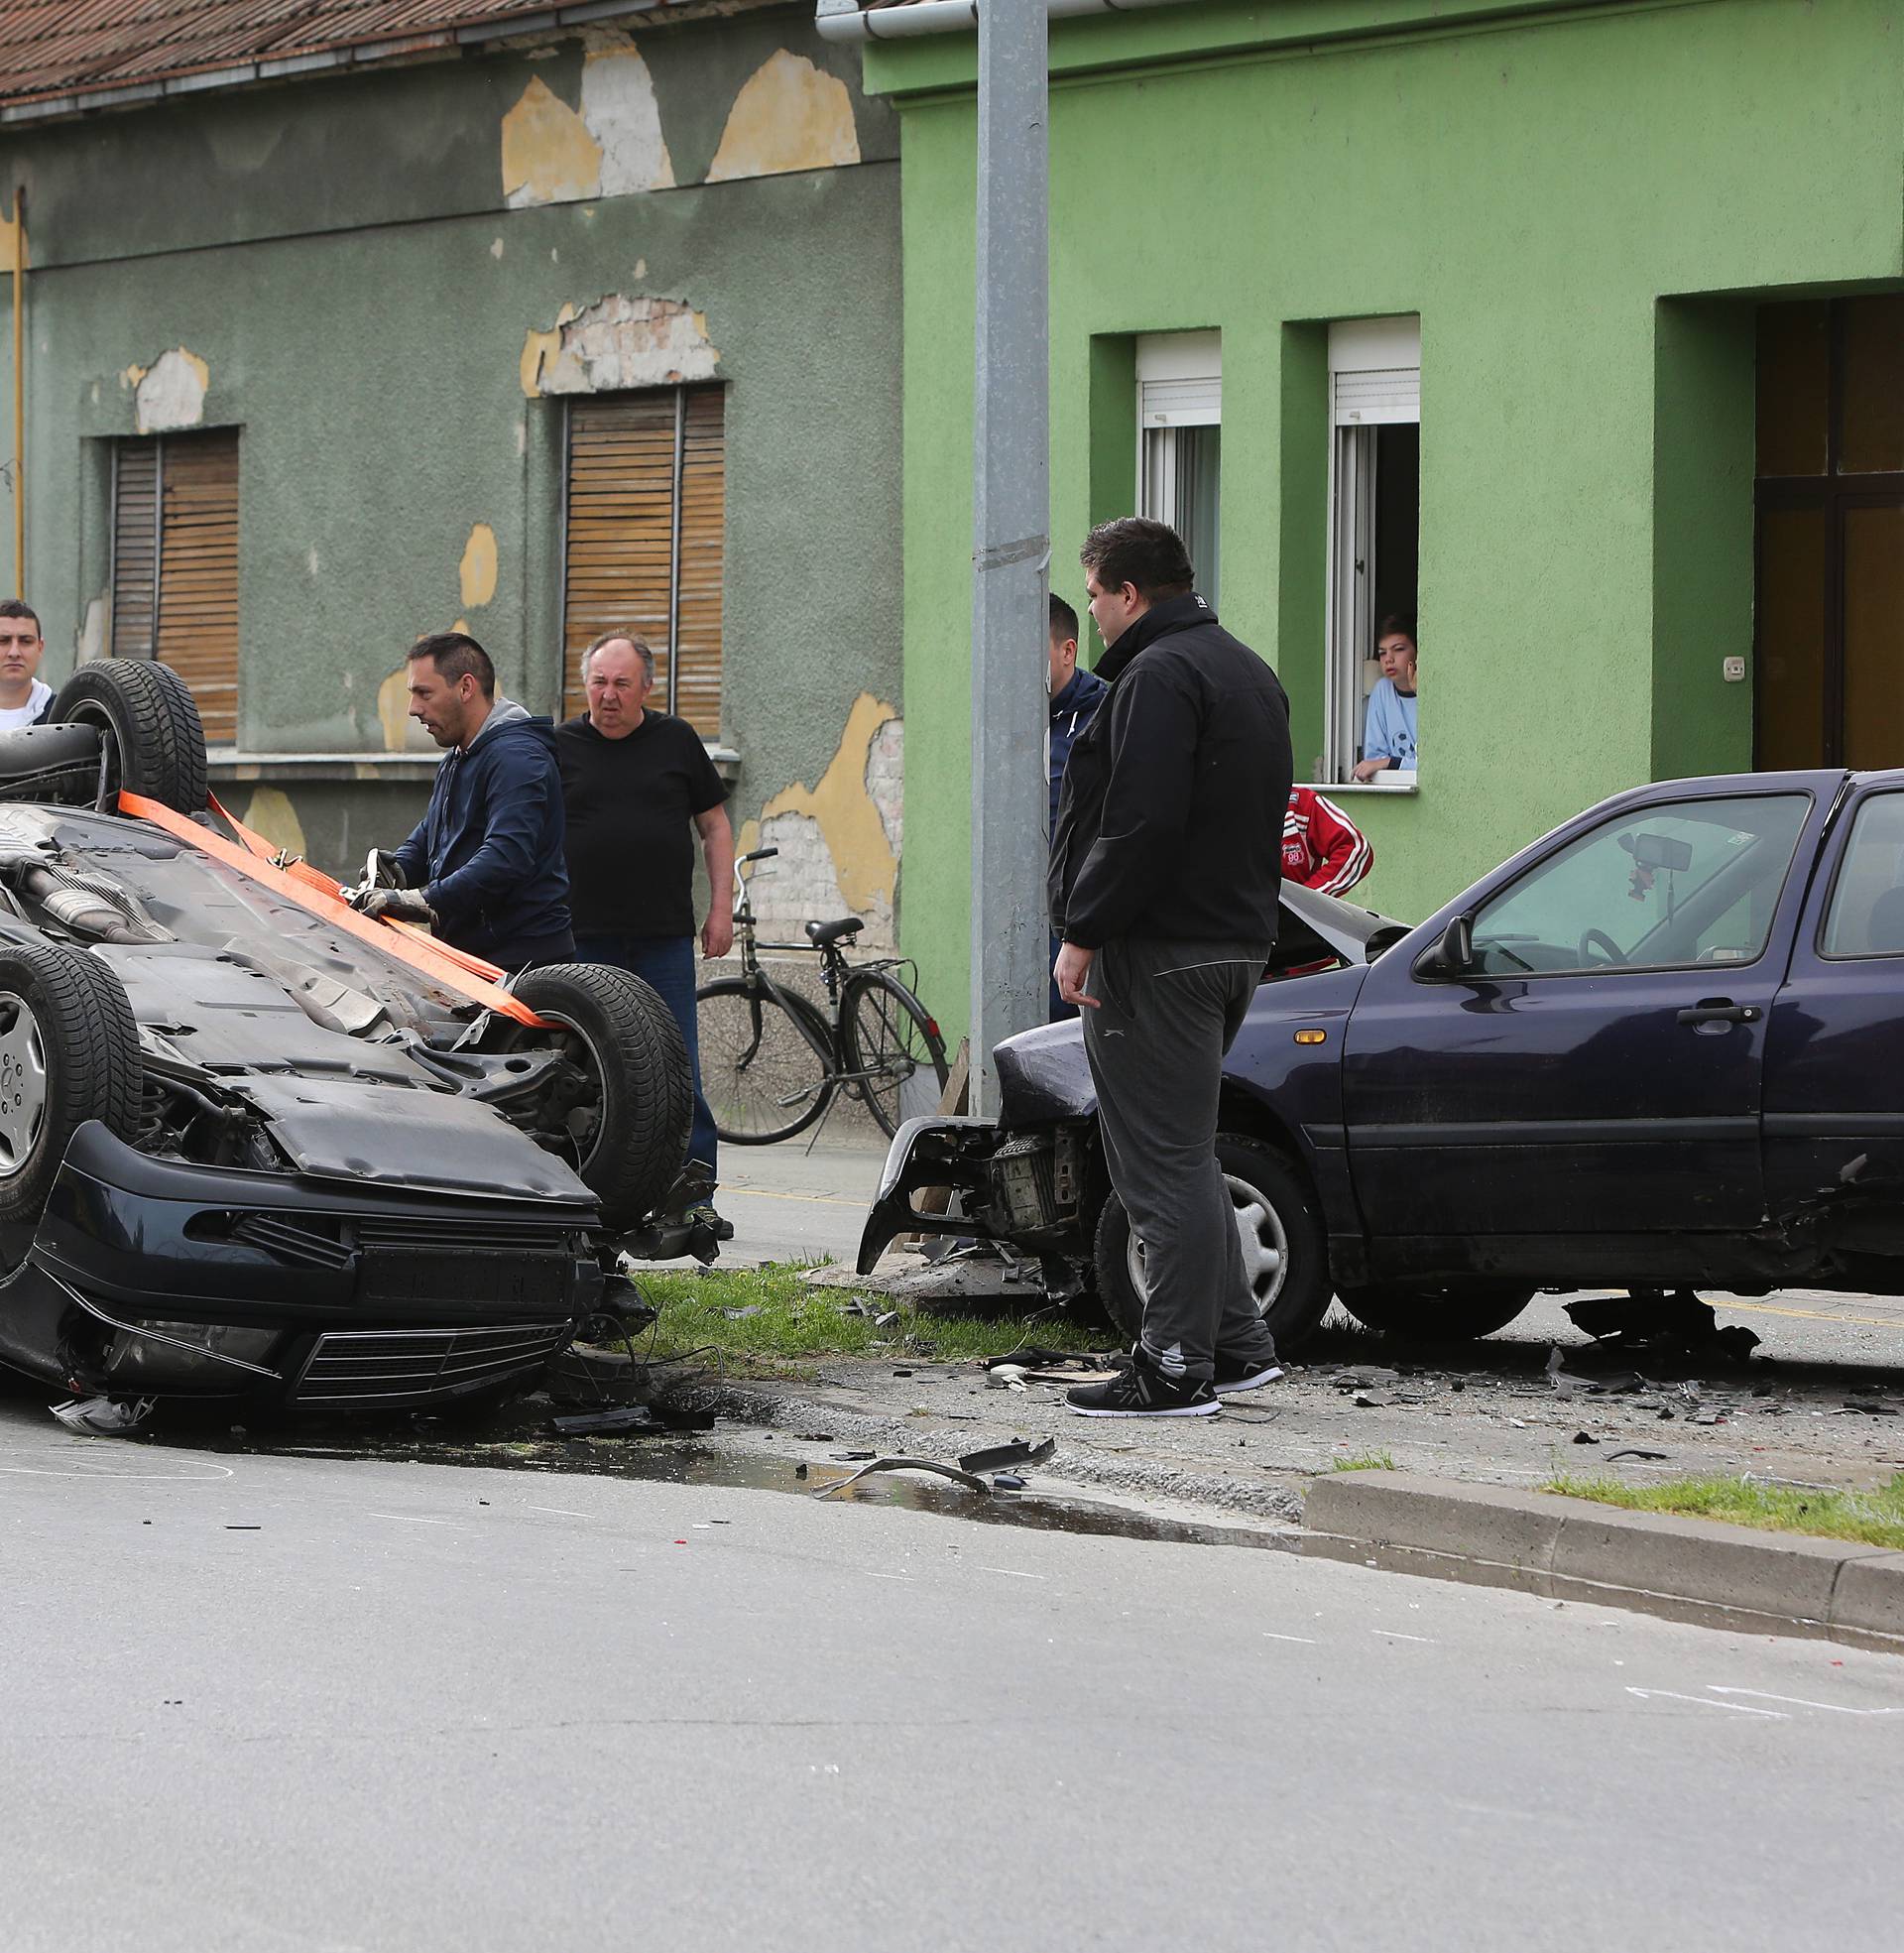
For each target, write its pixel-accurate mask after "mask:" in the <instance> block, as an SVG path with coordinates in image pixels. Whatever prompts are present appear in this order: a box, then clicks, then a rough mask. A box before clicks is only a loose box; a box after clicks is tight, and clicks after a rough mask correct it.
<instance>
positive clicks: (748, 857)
mask: <svg viewBox="0 0 1904 1953" xmlns="http://www.w3.org/2000/svg"><path fill="white" fill-rule="evenodd" d="M778 853H779V849H778V848H756V849H755V850H754V852H753V853H752V854H744V855H742V856H741V859H740V861H737V862H736V863H735V864H734V866H735V867H736V868H739V867H740V866H741V865H742V863H743V862H749V861H772V860H773V857H774V856H775V855H776V854H778Z"/></svg>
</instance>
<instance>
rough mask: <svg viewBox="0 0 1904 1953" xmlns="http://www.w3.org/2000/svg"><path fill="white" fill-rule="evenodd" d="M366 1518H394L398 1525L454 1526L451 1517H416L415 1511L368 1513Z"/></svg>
mask: <svg viewBox="0 0 1904 1953" xmlns="http://www.w3.org/2000/svg"><path fill="white" fill-rule="evenodd" d="M365 1517H366V1518H368V1519H394V1520H395V1521H397V1523H398V1524H399V1525H400V1526H454V1525H455V1524H456V1521H454V1520H453V1519H418V1518H417V1517H416V1514H415V1513H368V1514H366V1515H365Z"/></svg>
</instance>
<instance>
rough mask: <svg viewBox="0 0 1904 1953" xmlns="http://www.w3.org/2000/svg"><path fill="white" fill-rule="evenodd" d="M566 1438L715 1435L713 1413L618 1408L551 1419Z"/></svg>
mask: <svg viewBox="0 0 1904 1953" xmlns="http://www.w3.org/2000/svg"><path fill="white" fill-rule="evenodd" d="M549 1422H550V1423H551V1424H552V1425H553V1426H554V1427H555V1429H556V1431H557V1432H559V1433H560V1435H561V1436H563V1437H672V1436H675V1435H677V1434H678V1433H680V1432H682V1431H711V1430H712V1429H713V1428H714V1413H713V1412H712V1411H711V1410H664V1409H661V1408H660V1407H659V1406H657V1405H655V1404H616V1405H615V1406H614V1407H613V1408H612V1409H608V1410H584V1411H580V1412H578V1413H577V1414H576V1415H575V1416H572V1417H551V1418H550V1419H549Z"/></svg>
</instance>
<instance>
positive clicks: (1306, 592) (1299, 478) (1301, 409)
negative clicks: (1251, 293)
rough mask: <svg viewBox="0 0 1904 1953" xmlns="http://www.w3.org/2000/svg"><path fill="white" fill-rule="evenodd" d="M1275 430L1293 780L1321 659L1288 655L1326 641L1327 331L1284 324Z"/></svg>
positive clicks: (1304, 765)
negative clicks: (1279, 469) (1278, 421)
mask: <svg viewBox="0 0 1904 1953" xmlns="http://www.w3.org/2000/svg"><path fill="white" fill-rule="evenodd" d="M1280 354H1281V372H1280V380H1281V387H1280V409H1281V427H1280V430H1279V437H1280V444H1281V463H1282V495H1281V504H1282V508H1281V521H1280V523H1279V524H1278V536H1277V558H1276V570H1277V576H1276V643H1277V645H1278V647H1280V648H1281V649H1282V653H1283V655H1282V657H1281V659H1280V660H1279V668H1280V669H1279V673H1278V675H1279V676H1280V677H1281V679H1282V685H1283V689H1284V690H1285V691H1286V692H1287V693H1288V694H1289V737H1290V740H1291V742H1292V743H1293V745H1294V747H1295V753H1296V777H1297V778H1298V779H1299V780H1313V779H1316V778H1317V777H1318V774H1319V765H1318V761H1319V756H1320V754H1321V752H1322V744H1323V710H1324V693H1325V685H1324V682H1323V669H1322V665H1321V663H1320V661H1319V660H1317V659H1315V658H1313V657H1310V658H1303V657H1292V656H1290V655H1289V654H1290V652H1291V651H1292V650H1293V649H1294V648H1295V647H1298V646H1305V645H1307V646H1315V645H1320V644H1322V643H1323V642H1324V634H1325V633H1326V631H1327V630H1328V616H1329V328H1328V327H1327V326H1325V325H1316V324H1308V323H1305V324H1296V325H1286V326H1284V327H1283V331H1282V344H1281V347H1280Z"/></svg>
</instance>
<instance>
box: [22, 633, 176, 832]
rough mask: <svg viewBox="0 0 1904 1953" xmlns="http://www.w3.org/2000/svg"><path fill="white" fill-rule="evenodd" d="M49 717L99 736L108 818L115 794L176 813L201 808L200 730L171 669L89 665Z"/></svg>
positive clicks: (136, 662)
mask: <svg viewBox="0 0 1904 1953" xmlns="http://www.w3.org/2000/svg"><path fill="white" fill-rule="evenodd" d="M49 717H50V718H51V719H53V720H55V721H59V722H63V723H66V724H69V725H87V726H95V727H97V728H98V730H99V731H100V733H101V734H103V735H104V738H105V742H106V754H105V759H106V793H107V801H106V805H107V809H108V811H110V810H111V807H112V803H113V800H114V799H115V798H116V797H117V795H118V794H119V793H120V792H121V790H123V791H124V792H126V793H143V794H144V795H145V796H146V797H147V798H148V799H150V800H158V801H160V802H161V803H162V804H164V805H166V806H169V807H171V808H172V810H173V811H174V812H175V813H196V812H197V811H198V810H199V809H200V808H201V807H202V806H203V805H204V804H205V793H206V785H205V729H204V726H203V725H202V724H201V723H200V722H199V718H198V707H197V706H196V705H195V704H194V703H193V702H192V696H191V691H190V688H189V687H188V686H187V685H186V683H185V681H184V679H183V678H181V677H180V676H179V673H178V672H177V671H174V670H173V669H172V667H171V666H170V665H161V664H160V663H159V662H158V661H157V660H156V659H151V658H95V659H92V660H91V661H90V662H89V663H87V664H84V665H81V666H80V667H79V669H78V670H77V671H74V672H73V674H72V676H71V677H69V678H68V679H67V680H66V681H65V683H64V684H62V685H61V686H60V693H59V696H58V697H57V698H55V699H54V701H53V708H52V711H51V712H50V714H49Z"/></svg>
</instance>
